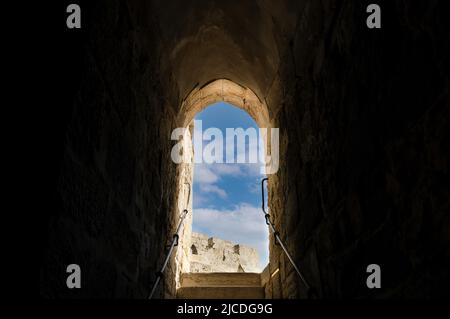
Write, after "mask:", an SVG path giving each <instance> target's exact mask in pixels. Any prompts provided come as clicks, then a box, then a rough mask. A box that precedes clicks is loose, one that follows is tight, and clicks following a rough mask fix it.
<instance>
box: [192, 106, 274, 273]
mask: <svg viewBox="0 0 450 319" xmlns="http://www.w3.org/2000/svg"><path fill="white" fill-rule="evenodd" d="M195 120H201V121H202V130H203V132H204V131H205V130H206V129H208V128H210V127H215V128H218V129H220V130H221V132H222V134H223V137H224V141H225V140H226V139H225V136H226V128H238V127H241V128H243V129H244V130H245V129H247V128H255V129H256V130H257V129H258V126H257V124H256V122H255V121H254V120H253V119H252V118H251V117H250V116H249V115H248V114H247V113H246V112H245V111H243V110H241V109H239V108H237V107H234V106H232V105H230V104H228V103H224V102H219V103H216V104H213V105H211V106H209V107H208V108H206V109H205V110H203V111H202V112H200V113H198V114H197V116H196V117H195ZM195 129H196V130H198V129H199V128H198V126H196V127H195ZM194 143H195V141H194ZM208 143H209V141H203V145H206V144H208ZM247 147H248V140H247ZM235 150H236V146H235ZM236 151H237V150H236ZM246 151H247V152H248V148H247V149H246ZM224 157H225V151H224ZM260 165H261V164H259V163H255V164H238V163H233V164H206V163H201V164H195V168H194V185H193V189H194V191H193V205H194V207H193V209H194V213H193V231H195V232H200V233H203V234H206V235H208V236H215V237H218V238H221V239H225V240H229V241H232V242H234V243H239V244H245V245H249V246H251V247H254V248H255V249H257V251H258V254H259V257H260V267H261V270H262V269H263V268H264V267H265V266H266V265H267V263H268V234H269V232H268V228H267V226H266V224H265V221H264V214H263V212H262V211H261V190H260V183H261V179H262V178H264V175H263V174H261V172H260Z"/></svg>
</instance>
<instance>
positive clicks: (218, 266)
mask: <svg viewBox="0 0 450 319" xmlns="http://www.w3.org/2000/svg"><path fill="white" fill-rule="evenodd" d="M189 257H190V258H189V259H190V272H191V273H199V272H261V269H260V265H259V256H258V253H257V251H256V249H254V248H251V247H248V246H244V245H239V244H234V243H232V242H230V241H226V240H223V239H219V238H215V237H208V236H206V235H203V234H199V233H194V232H193V233H192V240H191V248H190V254H189Z"/></svg>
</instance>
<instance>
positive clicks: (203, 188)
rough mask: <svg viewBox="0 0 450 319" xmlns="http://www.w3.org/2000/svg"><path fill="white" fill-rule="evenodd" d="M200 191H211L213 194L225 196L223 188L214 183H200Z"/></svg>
mask: <svg viewBox="0 0 450 319" xmlns="http://www.w3.org/2000/svg"><path fill="white" fill-rule="evenodd" d="M199 187H200V191H202V192H203V193H213V194H217V195H218V196H219V197H220V198H226V197H227V192H225V190H223V189H222V188H220V187H219V186H217V185H214V184H200V185H199Z"/></svg>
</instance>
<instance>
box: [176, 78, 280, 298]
mask: <svg viewBox="0 0 450 319" xmlns="http://www.w3.org/2000/svg"><path fill="white" fill-rule="evenodd" d="M215 103H222V104H225V103H227V104H230V105H232V106H233V107H236V108H238V109H240V110H239V112H241V113H244V114H247V116H249V118H251V119H252V121H253V123H254V127H255V128H264V129H267V130H270V129H272V124H271V122H270V119H269V112H268V108H267V106H266V105H265V103H263V102H261V100H260V99H259V98H258V96H257V95H256V94H255V93H254V92H253V91H252V90H250V89H249V88H246V87H243V86H241V85H239V84H236V83H234V82H232V81H229V80H226V79H219V80H215V81H212V82H209V83H208V84H206V85H204V86H203V87H201V88H195V89H194V90H193V91H192V92H191V93H190V94H189V95H188V97H187V98H186V99H184V101H183V103H182V106H181V109H180V112H179V114H178V120H177V121H178V123H179V127H181V128H184V129H185V131H184V135H183V140H184V143H183V151H182V153H183V156H185V157H186V158H187V161H185V162H183V164H181V165H178V168H177V172H178V174H177V176H178V189H179V193H178V200H177V207H176V208H175V211H174V216H175V217H176V216H178V214H179V212H180V211H181V210H182V209H184V208H185V207H186V203H189V204H188V208H187V209H188V210H189V212H193V214H189V216H188V217H187V218H186V220H185V224H184V227H183V229H182V231H181V234H180V240H181V246H182V247H181V249H178V250H177V253H176V257H175V271H174V276H175V282H176V288H177V289H178V288H180V285H181V281H182V275H183V274H186V273H191V272H193V271H194V272H215V271H217V270H218V271H221V272H225V271H229V272H236V273H245V272H257V273H258V275H259V274H260V273H261V272H263V270H266V272H268V271H267V268H268V261H269V260H270V256H269V255H270V252H269V251H268V248H269V247H268V246H269V243H268V240H267V238H266V242H265V244H266V255H265V256H262V257H263V258H258V264H257V266H255V267H249V265H247V264H245V261H242V260H244V258H242V260H240V259H239V258H236V265H234V264H233V266H236V267H235V268H233V270H227V269H226V268H224V267H222V268H221V267H218V268H216V269H211V268H209V267H208V266H205V265H198V266H197V267H195V269H191V265H193V263H192V258H193V259H194V260H197V261H198V259H199V258H200V257H201V256H200V252H199V250H200V248H201V246H202V243H203V242H206V243H207V244H205V245H204V246H205V249H208V248H209V249H212V247H214V245H215V242H214V241H215V239H214V238H212V237H208V236H206V237H205V238H199V236H197V234H196V232H195V231H194V232H193V229H192V223H193V218H194V219H195V217H193V216H195V209H196V208H198V207H196V194H195V193H196V189H195V185H194V184H195V183H194V182H195V180H194V174H195V171H196V169H198V168H197V167H196V164H194V162H195V151H194V145H193V144H194V143H193V141H192V138H193V135H194V133H195V130H196V128H195V125H194V124H195V117H196V115H197V114H200V113H201V112H202V111H204V110H205V109H206V108H207V107H209V106H211V105H214V104H215ZM269 132H270V131H269ZM258 133H261V131H259V132H258ZM269 136H270V133H268V131H263V132H262V134H261V135H259V138H260V140H261V144H262V145H263V146H264V148H266V150H265V152H262V154H263V156H265V157H266V158H264V160H267V154H270V152H271V150H270V147H271V143H270V141H271V139H270V138H268V137H269ZM223 156H224V159H225V154H223ZM269 161H270V160H269ZM265 165H266V166H267V165H269V163H268V162H267V161H266V163H265ZM254 177H255V178H254V180H253V182H254V183H253V185H252V186H251V187H252V188H253V189H252V191H253V192H254V193H253V194H252V195H253V196H254V198H255V200H254V205H253V206H252V207H250V208H251V209H252V210H253V211H254V213H255V214H254V215H255V216H254V217H253V216H252V218H254V219H255V221H254V222H255V223H257V224H258V223H259V224H263V225H264V226H263V227H265V229H266V231H267V232H266V234H267V237H268V236H269V229H268V228H267V226H266V225H265V221H264V213H263V212H262V211H261V206H260V204H261V188H260V182H261V179H262V178H264V177H265V175H264V174H261V175H258V176H254ZM269 182H270V178H269ZM186 185H188V186H189V187H190V189H189V190H188V189H187V188H188V187H186ZM209 186H210V187H211V185H209ZM269 187H270V185H268V188H269ZM213 189H216V190H217V192H215V193H216V195H218V196H219V197H220V193H219V190H220V189H217V188H210V190H213ZM197 196H198V194H197ZM197 198H199V197H197ZM269 205H270V203H269ZM244 209H249V207H244ZM177 212H178V214H177ZM203 212H205V211H203ZM216 213H217V212H216ZM200 237H201V236H200ZM226 239H229V238H226ZM262 240H264V239H262ZM231 241H232V240H231ZM240 244H242V243H239V242H236V241H232V243H230V245H231V249H230V252H229V253H230V254H232V255H233V256H234V257H236V256H239V255H240V254H242V255H245V254H248V247H246V246H245V245H244V246H243V245H240ZM192 247H194V248H195V249H193V248H192ZM227 254H228V252H224V250H223V249H222V251H221V255H220V256H219V258H218V260H219V259H220V260H219V262H223V264H225V263H226V262H229V256H227Z"/></svg>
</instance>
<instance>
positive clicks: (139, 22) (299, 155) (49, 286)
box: [40, 0, 450, 298]
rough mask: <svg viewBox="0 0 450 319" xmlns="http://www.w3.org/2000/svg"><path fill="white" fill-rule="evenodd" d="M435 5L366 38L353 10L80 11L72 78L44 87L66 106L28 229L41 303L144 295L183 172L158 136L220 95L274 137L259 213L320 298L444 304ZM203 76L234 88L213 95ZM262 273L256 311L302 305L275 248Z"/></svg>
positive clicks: (143, 4)
mask: <svg viewBox="0 0 450 319" xmlns="http://www.w3.org/2000/svg"><path fill="white" fill-rule="evenodd" d="M441 3H442V1H441V2H439V1H437V2H431V1H429V2H422V3H420V4H419V3H413V2H405V1H400V0H393V1H381V3H380V5H381V6H382V8H383V12H387V13H388V14H386V15H384V18H383V19H384V20H383V21H384V22H383V28H382V29H381V30H368V29H367V28H366V27H365V24H364V21H365V18H366V12H365V7H364V3H363V2H358V1H325V2H324V1H316V0H304V1H282V0H280V1H269V0H267V1H265V0H264V1H240V2H239V4H237V3H235V2H231V1H216V0H212V1H209V2H208V5H205V4H204V3H203V2H202V3H200V2H199V3H197V2H196V3H194V2H190V3H186V2H185V1H184V2H182V3H179V2H178V1H175V0H173V1H165V2H164V4H161V3H160V2H155V1H143V0H142V1H139V0H137V1H119V0H111V1H90V2H89V4H87V3H86V4H85V5H84V8H83V10H86V11H85V12H89V14H86V15H84V16H83V29H82V30H83V33H81V35H80V37H79V39H78V40H76V41H74V44H73V45H72V44H71V45H72V46H70V47H69V48H68V49H67V51H68V52H76V53H77V54H73V55H72V56H71V57H72V58H73V59H71V60H70V61H71V63H69V65H68V63H66V62H67V61H66V59H64V64H62V65H61V69H64V70H67V68H70V67H71V65H72V63H73V65H75V66H77V67H78V68H75V67H74V68H71V69H69V70H70V71H68V74H67V75H62V71H61V76H55V77H54V79H53V81H52V82H51V83H49V84H48V86H49V87H53V90H52V91H54V92H52V94H58V92H61V94H64V95H63V96H62V97H60V99H54V100H55V101H57V104H58V109H57V110H55V111H54V113H55V114H48V118H49V119H50V118H51V119H52V120H51V123H49V125H54V126H56V128H57V129H56V131H52V132H51V134H49V137H50V138H52V137H53V138H54V139H55V141H56V142H55V143H56V144H57V145H56V148H57V149H58V150H60V152H57V155H55V156H56V157H57V159H56V160H54V161H52V167H51V170H54V172H53V175H57V176H58V178H57V180H58V182H57V186H56V187H54V188H55V189H56V191H54V192H52V195H51V198H50V201H51V202H52V203H51V205H49V208H48V209H46V210H47V215H46V216H44V217H42V219H43V220H45V232H47V233H46V238H45V240H46V243H45V245H44V247H45V248H44V249H43V251H42V260H41V270H40V277H41V285H40V293H41V295H42V296H44V297H49V298H58V297H59V298H72V297H86V298H87V297H107V298H110V297H133V298H134V297H135V298H145V297H147V295H148V293H149V290H150V288H151V284H152V281H153V280H154V276H155V275H154V274H155V272H156V271H157V270H159V267H160V266H161V264H162V261H163V259H164V257H165V252H166V251H165V247H166V244H168V243H169V242H170V239H171V238H172V235H173V232H174V230H175V228H176V226H177V224H178V218H179V216H180V214H181V212H182V210H183V209H185V208H186V207H188V209H189V212H190V214H189V216H191V214H192V210H191V206H190V205H191V203H192V201H191V203H190V204H189V203H187V202H188V201H186V200H187V198H188V196H189V195H188V192H187V189H186V186H185V184H184V182H185V181H186V180H188V181H192V167H190V166H189V165H175V164H174V163H172V161H171V159H170V150H171V147H172V145H173V144H174V143H175V141H171V140H170V133H171V131H172V129H173V128H175V127H176V126H178V125H179V123H183V124H186V125H188V124H189V123H187V122H189V119H190V118H191V117H192V115H193V113H195V111H196V110H200V109H201V108H202V107H205V106H206V105H205V103H206V102H207V101H217V100H220V99H229V100H230V101H235V103H237V104H239V103H240V104H239V105H238V106H240V107H243V108H244V109H247V110H248V111H249V112H250V111H251V112H253V113H254V114H253V115H254V116H257V115H258V116H260V121H258V123H259V124H260V125H265V124H267V125H268V126H269V125H270V126H273V127H279V128H280V153H281V154H280V170H279V171H278V172H277V174H275V175H271V176H270V177H269V199H268V200H269V206H270V213H271V216H272V219H273V220H274V222H275V226H276V228H277V230H278V231H279V232H280V234H281V235H282V238H283V239H284V240H285V241H286V244H287V247H288V248H289V250H290V252H291V254H292V255H293V257H294V259H295V261H296V262H297V263H298V265H299V267H300V269H301V270H302V272H303V273H304V274H305V277H306V278H307V280H308V281H309V283H310V284H311V285H312V286H313V287H314V288H315V289H316V291H317V293H318V295H319V297H325V298H382V297H443V296H447V295H448V287H449V286H450V278H449V272H448V269H449V264H450V250H449V247H450V244H449V243H450V237H449V234H450V232H449V228H450V219H449V217H448V211H449V205H450V204H449V199H450V185H449V183H448V181H449V179H450V178H449V170H448V162H449V150H450V148H449V147H448V145H450V140H449V134H448V132H449V127H450V124H449V118H450V115H449V109H450V108H449V102H448V101H449V91H448V90H449V87H450V83H449V77H448V70H449V69H450V68H449V65H450V63H449V57H450V54H449V52H448V41H447V38H448V31H447V30H448V29H449V26H448V21H449V20H448V18H447V16H446V14H447V13H446V11H445V10H442V8H441V7H440V4H441ZM180 7H182V8H184V9H185V10H175V9H174V8H180ZM66 36H67V34H66V33H64V36H61V37H60V38H58V40H61V41H67V40H65V37H66ZM52 42H55V43H56V42H57V43H59V42H58V41H54V40H53V39H52ZM64 43H67V42H64ZM59 53H60V51H56V53H55V52H49V56H50V57H51V56H54V55H57V54H59ZM58 74H59V73H58ZM64 76H67V78H64ZM74 79H75V80H74ZM218 79H227V81H230V82H232V83H234V84H235V85H232V86H231V87H230V86H228V87H227V90H228V91H227V90H226V92H227V93H226V94H224V93H223V92H222V91H221V90H222V89H220V90H217V87H216V86H215V85H216V84H219V83H221V84H224V82H223V81H219V82H216V83H214V81H215V80H218ZM66 80H67V81H66ZM66 83H69V84H70V88H68V87H64V85H66ZM208 84H211V87H208ZM60 87H61V90H59V88H60ZM239 87H240V88H241V89H239ZM202 88H206V90H202ZM213 88H215V89H214V90H213ZM69 93H70V94H69ZM191 93H192V94H191ZM203 93H205V94H206V96H202V94H203ZM250 93H253V94H250ZM191 98H192V100H191ZM202 98H204V99H203V100H202ZM197 99H198V100H197ZM247 99H250V100H249V102H248V103H247ZM257 100H259V102H258V103H256V102H257ZM199 101H200V102H202V101H203V103H200V102H199ZM184 102H185V103H184ZM188 102H189V103H188ZM190 102H192V103H190ZM189 105H190V106H192V109H190V110H189V112H190V113H189V114H187V113H186V109H183V107H184V106H186V107H188V106H189ZM62 106H64V107H62ZM258 108H259V109H258ZM61 109H64V110H67V111H64V112H67V114H65V113H64V114H62V113H59V112H62V111H61ZM69 110H70V111H69ZM42 112H47V111H46V110H43V111H42ZM258 112H259V113H258ZM46 114H47V113H46ZM53 115H56V116H53ZM58 115H61V116H60V117H62V118H61V119H56V120H55V118H57V117H58ZM263 119H264V121H265V120H267V122H264V121H263ZM58 120H61V121H58ZM183 121H186V122H183ZM49 122H50V120H49ZM54 122H58V125H55V124H53V123H54ZM60 123H61V124H60ZM43 126H45V125H43ZM52 127H53V126H52ZM55 136H57V138H55ZM63 137H64V138H63ZM49 149H53V145H52V147H51V148H49ZM52 191H53V189H52ZM189 218H191V217H189ZM190 223H191V221H190V219H187V220H186V225H185V227H183V230H182V236H181V237H180V238H181V239H182V240H181V241H180V245H179V246H178V248H177V250H176V252H175V254H174V256H173V258H171V260H170V263H169V266H168V269H167V271H166V273H165V275H166V276H165V278H166V279H165V280H164V281H163V283H162V285H161V286H160V288H159V290H158V295H157V297H167V298H173V297H175V296H176V289H177V288H178V287H179V285H180V280H179V279H180V274H181V273H182V272H187V271H188V269H189V268H190V263H189V261H188V256H189V254H190V249H191V245H190V241H189V240H185V239H186V238H188V239H189V238H190V231H191V229H190ZM71 263H79V264H80V266H81V268H82V270H83V273H84V274H86V276H85V277H83V285H84V287H83V289H81V290H68V289H67V287H66V286H65V279H66V272H65V269H66V267H67V265H68V264H71ZM369 263H378V264H380V265H381V267H382V269H383V278H384V279H383V289H382V290H368V289H367V288H366V287H365V278H366V275H367V274H366V273H365V269H366V267H367V265H368V264H369ZM268 269H269V276H268V277H267V276H266V277H265V278H266V285H265V293H266V297H268V298H292V297H301V298H306V297H307V294H306V291H305V289H304V287H303V286H302V284H301V283H300V282H299V281H298V280H297V281H295V280H294V279H293V278H294V277H293V276H294V275H293V274H294V273H293V272H292V267H291V266H290V265H289V263H287V262H286V260H285V259H284V257H283V255H282V252H281V251H280V247H279V246H276V245H275V242H274V240H273V237H272V236H271V239H270V264H269V268H268ZM267 278H268V279H267Z"/></svg>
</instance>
